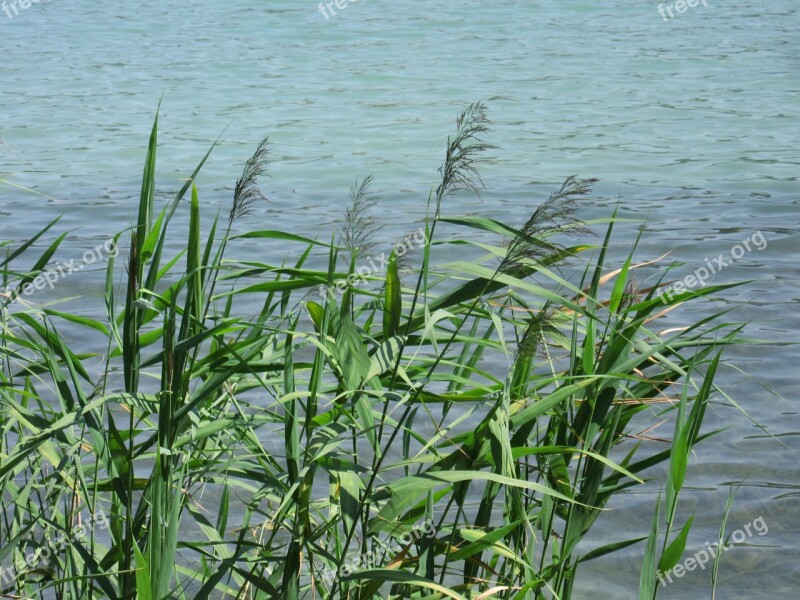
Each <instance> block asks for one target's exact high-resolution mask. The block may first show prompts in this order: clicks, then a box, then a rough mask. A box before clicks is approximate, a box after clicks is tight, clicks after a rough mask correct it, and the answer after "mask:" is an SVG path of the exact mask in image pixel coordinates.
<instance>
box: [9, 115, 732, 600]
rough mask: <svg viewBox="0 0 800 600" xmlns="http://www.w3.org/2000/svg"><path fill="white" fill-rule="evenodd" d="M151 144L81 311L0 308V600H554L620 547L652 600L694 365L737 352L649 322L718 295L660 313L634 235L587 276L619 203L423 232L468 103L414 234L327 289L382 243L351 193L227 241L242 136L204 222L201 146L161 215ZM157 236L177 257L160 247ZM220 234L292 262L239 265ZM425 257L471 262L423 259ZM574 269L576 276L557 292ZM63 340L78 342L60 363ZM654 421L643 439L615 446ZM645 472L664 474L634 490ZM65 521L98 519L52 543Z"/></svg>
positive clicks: (674, 517)
mask: <svg viewBox="0 0 800 600" xmlns="http://www.w3.org/2000/svg"><path fill="white" fill-rule="evenodd" d="M157 131H158V120H157V119H156V121H155V123H154V125H153V129H152V133H151V138H150V143H149V146H148V150H147V157H146V161H145V168H144V174H143V181H142V191H141V196H140V202H139V212H138V218H137V221H136V223H135V224H134V225H133V227H132V228H131V229H129V230H127V231H125V232H121V233H119V234H118V235H117V236H116V238H115V240H116V241H117V242H118V243H120V244H123V245H127V248H128V249H129V250H128V253H127V258H126V260H125V261H124V262H122V261H119V262H118V261H115V260H113V259H112V260H110V261H109V263H108V267H107V274H106V284H105V291H104V299H105V306H106V315H105V317H104V318H103V319H95V318H90V317H87V316H85V315H80V314H76V313H67V312H61V311H57V310H55V309H53V308H47V307H42V308H36V307H34V306H31V305H26V304H23V303H20V302H16V301H14V300H13V298H12V297H11V295H9V297H8V298H5V299H4V300H3V301H2V309H1V310H2V313H1V314H0V359H2V369H0V416H1V419H0V489H1V490H2V495H0V506H1V510H0V565H15V567H14V568H15V572H14V576H13V577H8V578H7V580H2V574H0V591H2V593H3V594H8V595H12V596H17V597H26V598H89V599H94V598H97V599H106V598H107V599H112V598H113V599H129V598H141V599H144V600H147V599H153V600H155V599H158V600H160V599H164V598H176V599H177V598H221V597H225V598H238V599H245V598H247V599H261V598H263V599H274V598H288V599H294V598H353V599H355V598H359V599H366V598H459V599H462V598H476V599H477V598H508V599H543V598H565V599H566V598H570V597H571V596H572V589H573V585H574V583H575V581H576V577H577V576H578V573H579V568H580V566H581V564H582V563H585V562H587V561H590V560H593V559H596V558H598V557H601V556H603V555H606V554H609V553H613V552H617V551H621V550H622V549H624V548H627V547H629V546H632V545H634V544H639V546H638V547H639V548H640V549H641V556H642V567H641V583H640V589H639V590H638V592H639V596H640V598H643V599H644V598H647V599H652V598H656V596H657V594H658V587H659V586H658V585H657V581H656V570H657V569H660V570H661V571H665V570H668V569H670V568H672V566H674V565H675V564H677V563H678V561H679V560H680V558H681V556H682V554H683V551H684V546H685V543H686V536H687V533H688V531H689V528H690V527H691V519H689V520H688V521H686V522H685V523H681V522H679V520H678V515H679V514H680V513H679V511H678V509H677V507H678V500H679V496H680V492H681V489H682V486H683V482H684V479H685V474H686V471H687V466H688V459H689V457H690V455H691V453H692V449H693V448H694V446H695V444H697V443H698V442H700V441H702V440H703V439H704V438H705V437H707V436H708V435H710V433H709V432H705V431H703V428H702V425H703V420H704V416H705V411H706V408H707V406H708V403H709V401H710V400H711V398H712V397H714V395H715V392H716V388H715V386H714V383H713V382H714V377H715V374H716V371H717V369H718V366H719V364H720V360H721V358H720V357H721V355H722V352H723V350H724V349H725V347H726V346H727V345H729V344H734V343H740V340H739V338H738V337H737V336H738V334H739V332H740V326H738V325H736V324H728V323H725V322H724V321H723V320H721V319H720V318H719V317H721V316H722V313H720V314H713V315H709V316H707V317H704V318H702V319H701V320H698V321H697V322H696V323H693V324H691V325H690V326H688V327H684V328H681V329H680V330H672V329H668V328H666V327H661V328H659V323H666V322H667V317H666V315H667V313H669V312H670V311H672V310H673V309H675V308H678V307H679V306H680V305H682V304H684V303H687V302H697V301H700V300H702V299H703V298H704V297H705V296H710V295H713V294H718V293H719V292H721V291H724V290H725V289H726V287H729V286H711V285H709V286H706V287H705V288H703V289H702V290H700V291H696V292H686V293H684V294H680V295H675V296H670V297H669V300H668V301H666V304H665V303H664V301H662V299H661V298H659V297H658V292H659V290H660V288H661V287H662V286H661V282H660V281H659V282H658V283H657V284H656V285H654V286H652V287H649V288H646V289H640V288H639V287H638V284H637V283H636V278H635V276H634V273H635V272H636V270H637V269H640V268H642V267H643V266H644V264H637V263H635V262H634V258H633V257H634V252H635V248H636V244H635V242H634V244H633V249H632V250H631V253H630V255H629V256H628V258H627V260H626V261H625V262H624V263H623V264H622V265H621V266H620V267H615V266H613V265H612V266H609V265H608V264H607V263H608V260H607V252H608V249H609V247H610V244H611V240H612V232H613V229H614V225H615V223H616V222H617V219H616V216H615V215H612V216H610V218H609V219H608V220H607V221H605V222H604V223H603V225H604V226H605V229H606V231H605V236H604V238H603V239H602V240H600V238H597V239H594V238H590V237H589V236H588V228H589V227H590V226H591V227H593V228H596V227H597V226H598V225H599V224H598V223H596V222H595V223H589V224H586V223H583V222H582V221H581V220H580V215H579V204H580V203H579V202H578V200H579V199H580V198H581V197H584V196H586V195H587V194H590V192H591V185H592V184H593V183H594V180H581V179H578V178H569V179H568V180H566V181H565V182H564V184H563V185H562V186H561V187H560V188H559V189H558V190H556V191H555V192H554V193H553V194H552V195H551V196H550V197H549V198H547V199H545V200H544V201H543V202H542V203H541V204H540V205H538V206H537V207H536V208H534V209H533V210H532V211H531V214H530V215H524V216H522V217H521V218H520V219H519V223H518V224H513V223H512V224H509V223H502V222H499V221H496V220H493V219H489V218H484V217H474V216H473V217H454V216H446V215H448V214H450V212H451V211H450V206H449V204H448V203H449V202H450V201H451V199H452V198H453V197H455V196H457V195H459V194H465V193H475V192H478V191H479V190H480V189H481V188H482V185H483V183H482V181H481V179H480V175H479V168H480V163H481V161H482V160H483V157H484V156H485V155H486V153H487V152H488V151H491V150H493V147H492V146H491V145H489V144H487V143H486V142H485V141H484V138H485V137H486V136H487V135H488V133H489V121H488V119H487V117H486V110H485V107H484V106H483V104H481V103H477V104H473V105H471V106H469V107H468V108H467V109H466V110H465V111H464V112H463V113H462V114H461V115H460V117H459V118H458V120H457V124H456V132H455V134H454V135H453V137H452V138H450V139H448V142H447V146H446V148H445V160H444V162H443V164H442V165H441V167H440V169H439V175H440V181H439V183H438V184H437V185H436V186H435V187H434V188H433V189H432V190H431V194H430V196H429V199H428V217H427V218H426V220H425V222H424V223H422V224H421V225H422V227H423V231H424V233H425V238H424V242H422V243H421V244H420V246H419V248H417V251H416V252H414V253H412V254H411V255H408V254H406V252H405V249H404V248H403V247H402V246H395V247H394V250H392V251H391V253H390V256H389V258H388V260H387V261H386V268H385V269H383V270H379V271H370V272H369V274H368V275H366V276H364V277H361V278H360V279H361V280H362V281H363V280H366V281H368V285H352V284H351V283H350V282H352V281H354V280H355V278H356V276H357V275H358V269H359V267H361V266H362V265H361V262H360V261H362V260H363V259H365V257H366V249H367V248H369V247H370V244H375V245H377V246H380V245H388V242H383V243H380V242H378V240H377V239H376V238H377V236H378V235H379V234H380V232H381V230H380V228H379V226H380V223H376V222H375V221H374V219H373V218H372V217H370V214H371V211H370V209H371V206H372V204H373V202H374V201H375V197H374V196H373V195H372V194H371V192H370V184H371V179H370V178H367V179H365V180H363V181H362V182H360V183H359V182H357V183H356V184H355V185H354V187H353V189H352V192H351V193H352V204H351V206H350V207H349V209H348V211H347V213H346V218H345V225H344V226H343V227H342V228H341V229H340V230H339V233H338V236H337V234H336V232H333V234H332V237H331V239H330V241H326V240H324V239H316V238H311V237H306V236H303V235H301V234H300V233H290V232H282V231H278V230H274V229H270V230H256V231H250V232H248V233H244V234H239V235H233V233H232V231H234V229H235V228H234V227H233V225H234V223H236V222H239V221H241V220H245V219H247V215H248V214H249V213H251V212H253V211H257V210H258V207H259V205H260V204H262V203H264V202H267V199H266V198H265V196H264V195H263V194H262V193H261V191H260V187H259V179H260V178H263V176H265V174H266V171H267V168H268V159H269V146H268V142H267V140H264V141H263V142H262V143H261V144H260V145H259V146H258V148H257V149H256V151H255V153H254V155H253V156H252V157H251V158H250V159H249V160H248V161H246V163H245V166H244V171H243V174H242V177H241V178H240V179H239V181H238V182H237V184H236V186H235V192H234V198H233V200H232V205H231V208H230V211H229V213H228V219H227V222H223V223H219V219H215V220H214V221H213V223H212V225H211V227H210V229H209V231H208V232H207V233H205V234H203V232H202V231H201V219H200V217H201V215H200V199H199V198H200V191H199V190H198V188H197V186H196V185H195V184H194V181H195V179H196V175H197V173H198V172H199V170H200V168H202V165H203V163H204V162H205V160H206V158H207V157H208V154H206V156H205V157H204V158H203V159H202V161H201V162H200V164H199V165H198V167H197V168H196V169H195V170H194V172H193V173H192V174H191V175H190V177H189V178H188V181H187V183H186V184H185V185H184V186H183V188H182V189H180V190H179V191H178V192H177V194H176V195H175V197H174V199H173V200H172V201H171V202H170V203H169V204H168V205H167V206H165V207H162V208H160V209H159V207H157V206H156V200H155V198H156V194H155V172H156V164H157V160H156V158H157ZM209 152H210V150H209ZM178 212H180V213H181V215H182V216H183V214H184V213H186V214H187V215H188V218H183V219H181V221H182V222H183V223H186V225H183V226H180V225H176V224H175V223H173V221H172V218H173V216H174V215H175V214H176V213H178ZM242 222H246V221H242ZM54 225H55V222H54V223H50V224H48V225H47V226H46V227H44V228H43V229H42V231H41V232H40V233H39V234H37V235H36V236H35V237H34V238H33V239H31V240H30V241H28V242H25V243H23V244H21V245H20V246H18V247H12V246H11V245H8V244H6V255H5V257H4V258H3V259H2V260H0V272H2V275H3V283H4V284H5V287H6V289H12V290H20V289H22V288H23V286H25V285H27V284H29V283H30V282H31V281H33V280H34V278H35V277H36V276H37V275H38V274H39V273H40V272H42V271H43V270H44V269H45V268H46V267H47V265H48V263H49V262H50V261H51V260H52V258H53V256H54V255H55V254H56V252H57V250H58V247H59V245H60V244H61V242H62V241H63V239H64V236H63V235H62V236H60V237H56V238H55V239H54V240H53V241H52V242H50V243H49V245H48V246H47V247H46V250H45V251H44V252H43V253H41V255H40V256H38V257H36V258H35V260H33V261H32V264H33V266H32V267H30V268H29V269H22V270H17V268H16V267H15V266H14V265H15V264H18V262H19V261H21V260H23V259H26V260H27V258H26V257H29V256H30V255H31V253H32V252H33V251H34V248H35V246H34V244H35V243H41V242H42V241H43V240H44V239H45V238H46V236H48V235H50V231H51V230H52V228H53V227H54ZM442 230H446V234H447V235H446V236H441V235H440V233H441V232H442ZM476 232H477V235H476ZM176 236H185V239H186V244H185V248H184V249H183V250H182V251H180V252H179V253H178V254H177V255H175V256H171V257H169V258H168V259H167V258H165V253H166V252H167V248H168V245H167V244H166V240H167V239H172V240H174V239H176ZM181 239H183V238H181ZM238 239H248V240H262V242H263V243H264V244H265V247H268V246H269V244H270V243H274V244H278V243H279V244H281V245H282V247H287V248H288V247H291V249H292V252H291V255H292V256H297V257H299V258H298V259H297V260H296V261H295V262H294V263H293V264H285V263H282V264H279V263H277V262H276V263H272V262H269V259H268V258H266V259H263V260H262V261H252V260H250V261H243V260H236V258H235V257H230V256H229V254H230V253H231V248H234V249H235V247H236V243H235V242H236V240H238ZM581 239H589V240H590V241H591V243H584V242H581V241H579V240H581ZM598 242H599V243H598ZM448 247H455V248H464V247H468V248H471V249H472V250H473V251H474V253H473V254H474V255H475V256H477V258H475V259H471V260H467V259H464V260H456V261H448V260H446V259H443V258H442V257H443V256H445V255H446V250H447V249H448ZM266 254H268V253H266ZM464 254H465V253H463V252H462V253H461V255H464ZM467 254H468V253H467ZM315 261H317V262H321V263H326V264H327V267H321V268H320V267H317V268H313V267H312V266H310V265H313V264H315ZM12 263H13V264H12ZM570 265H571V266H572V270H573V271H574V269H575V268H576V267H580V266H581V265H583V267H582V269H581V270H582V276H578V277H575V278H571V277H567V276H565V275H564V271H565V269H564V268H563V267H565V266H570ZM320 286H324V287H325V288H327V289H328V290H332V289H334V288H335V287H339V288H341V289H343V294H342V295H341V296H339V295H337V294H335V293H327V294H323V295H322V296H319V295H317V294H316V293H315V292H316V290H318V289H319V288H320ZM254 304H255V305H257V306H258V307H259V310H258V312H257V314H256V316H250V317H248V316H245V315H247V314H248V312H247V311H246V310H243V309H242V307H243V306H253V305H254ZM68 328H69V329H70V330H71V331H74V330H76V329H77V330H78V331H82V330H83V331H85V334H86V336H87V337H89V338H91V339H95V340H97V344H98V345H97V350H96V352H94V353H91V354H79V353H77V352H76V351H74V350H72V349H71V348H70V346H69V344H68V343H67V342H66V341H65V337H63V336H62V335H60V332H61V331H62V330H66V329H68ZM98 359H99V361H100V363H101V365H102V367H101V368H100V369H98V368H97V364H98ZM497 365H500V367H498V366H497ZM667 420H668V421H669V422H670V423H671V426H672V427H673V428H674V430H673V433H672V436H671V443H670V444H668V445H665V444H663V443H659V442H657V441H654V440H650V439H648V438H647V437H646V436H640V435H638V433H637V432H638V431H640V430H641V428H642V426H643V425H647V424H655V423H658V422H661V421H667ZM276 441H277V443H275V442H276ZM659 464H664V465H666V473H667V475H666V478H665V479H664V480H661V481H658V480H656V481H649V482H648V483H646V482H645V480H646V477H647V476H648V473H652V472H653V471H652V469H653V467H656V466H657V465H659ZM643 485H647V486H649V487H650V488H651V489H653V497H654V498H658V501H657V502H655V504H656V506H655V507H654V518H653V526H652V528H651V530H650V531H642V532H639V533H638V535H636V534H632V537H631V538H630V539H628V540H627V541H623V542H615V543H611V544H604V543H603V542H602V540H597V539H596V538H595V537H593V535H592V526H593V524H594V523H595V521H596V520H597V519H601V518H603V513H604V509H605V508H606V507H607V505H608V504H609V502H610V501H611V500H612V498H614V497H615V496H617V495H618V494H620V493H621V492H624V491H625V490H628V489H630V488H632V487H634V486H643ZM659 486H661V488H663V493H662V492H659V491H658V490H660V489H661V488H660V487H659ZM87 515H93V516H94V517H93V519H92V522H93V523H95V524H96V523H97V522H98V519H99V517H98V516H97V515H103V518H104V519H105V517H106V516H107V520H106V521H103V522H105V523H107V527H104V528H101V527H88V528H87V529H88V531H87V532H86V534H85V535H75V534H74V530H75V527H76V525H77V524H79V523H80V522H81V520H85V519H86V516H87ZM59 535H61V536H67V537H68V543H67V544H62V545H61V546H60V547H59V548H58V549H57V550H56V549H53V548H52V540H53V539H54V538H55V537H57V536H59ZM579 544H580V548H579ZM586 548H591V550H588V551H587V550H586ZM45 550H47V552H45ZM37 551H38V553H39V554H38V556H36V554H35V553H36V552H37ZM29 556H32V557H33V558H32V559H30V561H29V564H27V565H25V566H23V567H21V568H19V569H17V568H16V565H20V564H24V562H25V560H26V559H27V558H28V557H29ZM631 593H632V594H634V593H636V591H635V590H632V591H631Z"/></svg>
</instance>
